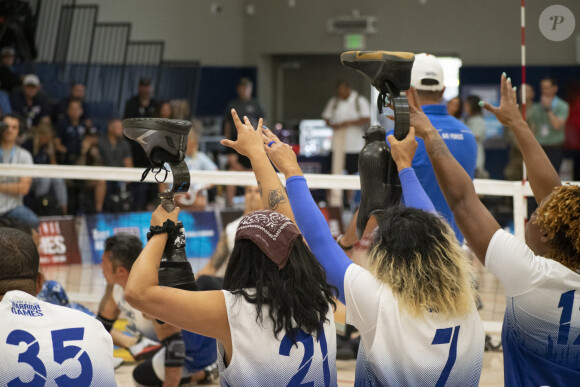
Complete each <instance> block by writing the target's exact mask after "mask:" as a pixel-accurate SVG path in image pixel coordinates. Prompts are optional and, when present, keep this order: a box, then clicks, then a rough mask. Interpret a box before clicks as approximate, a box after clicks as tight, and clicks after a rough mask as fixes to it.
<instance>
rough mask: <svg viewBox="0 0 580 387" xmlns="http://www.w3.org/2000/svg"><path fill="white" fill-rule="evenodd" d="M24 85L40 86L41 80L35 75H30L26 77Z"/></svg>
mask: <svg viewBox="0 0 580 387" xmlns="http://www.w3.org/2000/svg"><path fill="white" fill-rule="evenodd" d="M22 83H24V85H25V86H26V85H33V86H40V79H38V77H37V76H36V75H34V74H28V75H27V76H25V77H24V82H22Z"/></svg>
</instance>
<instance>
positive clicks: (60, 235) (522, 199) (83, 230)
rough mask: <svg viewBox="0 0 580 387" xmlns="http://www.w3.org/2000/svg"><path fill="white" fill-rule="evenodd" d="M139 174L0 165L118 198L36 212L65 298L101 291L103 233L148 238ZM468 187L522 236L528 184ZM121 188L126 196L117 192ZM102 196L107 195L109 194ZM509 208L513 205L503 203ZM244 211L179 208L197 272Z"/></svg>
mask: <svg viewBox="0 0 580 387" xmlns="http://www.w3.org/2000/svg"><path fill="white" fill-rule="evenodd" d="M142 174H143V170H142V169H137V168H110V167H87V166H61V165H37V164H34V165H15V164H0V176H1V177H2V178H1V179H6V178H8V177H12V178H15V177H31V178H33V184H32V186H33V187H35V184H38V182H39V181H41V180H44V182H45V183H46V182H47V181H55V180H60V181H61V182H64V184H65V185H66V187H67V189H68V191H69V192H71V187H72V188H73V189H72V192H76V198H72V197H68V200H69V201H70V200H77V201H79V200H80V202H82V201H85V202H89V204H91V203H92V201H94V190H95V186H96V184H97V183H99V184H103V183H104V184H106V186H107V188H106V189H107V195H116V196H115V198H116V200H117V201H116V202H114V204H115V206H116V207H115V208H114V211H111V212H107V209H110V208H111V207H110V206H109V207H105V208H104V211H103V213H95V211H91V210H88V211H83V210H82V208H83V207H82V205H81V204H79V203H77V206H80V207H79V208H81V210H80V211H78V210H77V211H76V212H75V216H71V215H68V216H40V220H41V222H40V227H39V233H40V246H39V252H40V255H41V265H42V267H43V271H44V272H45V275H46V276H47V278H48V279H55V280H57V281H61V282H64V283H67V284H70V283H71V281H72V283H73V284H76V285H74V286H72V287H71V289H67V290H68V291H69V297H70V298H71V300H73V301H76V302H81V303H82V302H85V303H89V304H93V305H94V304H95V303H97V302H98V300H99V299H100V297H101V295H102V294H103V293H102V291H101V289H104V280H102V279H101V278H100V277H99V276H100V272H99V271H98V270H97V269H95V265H98V264H99V263H100V262H101V256H102V253H103V250H104V242H105V240H106V238H108V237H109V236H112V235H114V234H116V233H118V232H128V233H133V234H135V235H136V236H138V237H139V238H141V239H142V240H143V242H144V243H145V242H146V234H147V231H148V230H149V221H150V216H151V215H150V211H135V210H134V207H133V204H134V200H135V198H134V197H133V196H132V194H131V189H129V188H127V187H128V186H131V185H132V186H133V187H134V186H136V185H140V186H146V185H148V186H150V187H152V188H153V190H157V185H158V182H157V181H156V178H155V175H154V174H153V173H150V174H149V175H148V176H147V177H146V178H145V180H144V182H143V183H139V182H140V180H141V177H142ZM304 176H305V178H306V180H307V182H308V186H309V187H310V189H312V190H326V189H340V190H358V189H360V180H359V177H358V176H341V175H329V174H308V173H307V174H305V175H304ZM279 177H280V179H281V181H282V183H283V184H284V178H283V176H282V175H279ZM171 181H172V177H171V173H169V174H168V175H167V180H166V183H171ZM191 182H192V184H196V185H199V186H203V187H220V186H228V185H235V186H249V185H256V184H257V183H256V179H255V177H254V174H253V173H252V172H227V171H211V172H208V171H191ZM146 183H149V184H146ZM572 184H577V185H580V182H572ZM474 186H475V191H476V192H477V193H478V194H479V195H481V196H482V197H484V198H488V199H489V198H491V199H493V198H494V197H495V198H497V199H500V198H501V197H503V198H504V199H505V200H503V202H502V203H503V207H504V209H505V207H506V206H507V207H508V208H507V210H505V211H504V219H503V224H502V222H501V221H500V224H502V227H504V228H506V229H507V230H508V231H510V232H512V233H514V235H515V236H516V237H518V238H519V239H521V240H524V237H525V236H524V234H525V221H526V220H525V219H526V215H527V211H528V209H527V203H526V200H527V197H531V196H532V191H531V188H530V186H529V184H528V183H527V182H523V183H522V182H520V181H500V180H485V179H475V180H474ZM75 187H76V191H75V189H74V188H75ZM111 187H113V188H114V189H111ZM123 193H126V195H125V196H123ZM29 196H30V195H29ZM79 198H80V199H79ZM509 198H511V200H509ZM56 199H57V198H55V197H54V194H53V192H50V191H47V193H46V194H45V195H44V196H42V197H40V198H38V197H37V198H33V200H37V201H42V200H56ZM107 200H108V201H110V198H107ZM485 203H486V201H485V200H484V204H485ZM36 204H37V205H43V204H46V203H36ZM510 206H511V208H509V207H510ZM488 208H489V207H488ZM93 209H94V207H93ZM242 209H243V204H242V205H241V206H238V208H236V209H226V208H224V206H223V205H219V204H218V205H215V204H212V205H210V206H208V210H207V211H182V212H181V215H180V219H181V220H182V221H183V223H184V227H185V230H186V238H187V256H188V258H190V262H191V263H192V267H193V269H194V271H196V272H197V271H198V270H199V269H200V268H201V267H203V266H204V265H205V264H206V263H207V261H208V260H209V258H210V257H211V255H212V254H213V252H214V250H215V247H216V245H217V243H218V240H219V235H220V233H221V232H222V230H223V228H224V226H225V225H226V224H227V223H228V222H229V221H232V220H234V219H235V218H237V217H239V216H241V214H242ZM341 210H342V209H335V210H334V212H333V211H330V209H328V208H327V209H325V210H324V212H325V215H326V217H327V219H328V220H329V225H330V227H331V230H332V232H333V235H334V234H340V233H341V232H342V231H343V230H344V229H346V226H347V225H346V224H342V217H341V215H340V211H341ZM506 211H507V212H508V216H507V218H508V219H507V220H506V219H505V218H506V217H505V212H506ZM493 212H494V211H492V213H493ZM494 215H495V214H494ZM498 221H499V219H498ZM506 224H507V225H506ZM473 264H474V267H475V272H476V273H477V277H478V283H479V293H480V297H481V301H482V304H483V308H482V310H481V311H480V313H481V316H482V319H483V320H484V321H485V325H486V331H488V332H495V333H499V332H500V330H501V321H502V320H503V314H504V311H505V296H504V291H503V286H502V285H501V284H500V283H499V281H497V279H496V278H495V277H494V276H493V275H492V274H490V273H489V272H487V271H486V270H485V268H483V267H482V265H481V264H480V263H479V262H478V261H477V259H473ZM63 265H77V266H79V268H78V269H76V271H75V272H74V273H73V274H71V273H68V274H63V272H62V267H63ZM91 268H92V270H91ZM63 276H66V278H64V277H63ZM51 277H55V278H51ZM87 284H90V285H87Z"/></svg>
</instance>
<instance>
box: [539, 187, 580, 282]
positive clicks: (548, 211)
mask: <svg viewBox="0 0 580 387" xmlns="http://www.w3.org/2000/svg"><path fill="white" fill-rule="evenodd" d="M535 223H536V224H537V225H538V227H539V228H540V230H542V232H543V233H545V234H547V235H548V237H549V238H550V241H551V243H550V246H549V250H548V255H549V257H550V258H552V259H554V260H556V261H558V262H560V263H561V264H562V265H564V266H566V267H567V268H569V269H571V270H574V271H576V270H580V187H578V186H575V185H563V186H560V187H556V188H554V191H552V194H551V196H550V197H549V198H548V199H547V200H546V201H545V202H544V203H542V205H541V206H540V207H539V208H538V213H537V218H536V221H535Z"/></svg>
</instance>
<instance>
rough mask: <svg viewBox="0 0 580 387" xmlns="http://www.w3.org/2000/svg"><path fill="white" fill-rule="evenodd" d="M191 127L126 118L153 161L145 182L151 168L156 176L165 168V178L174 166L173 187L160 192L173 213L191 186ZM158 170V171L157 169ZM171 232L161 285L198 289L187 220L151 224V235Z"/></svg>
mask: <svg viewBox="0 0 580 387" xmlns="http://www.w3.org/2000/svg"><path fill="white" fill-rule="evenodd" d="M190 128H191V122H189V121H182V120H170V119H163V118H131V119H125V120H123V132H124V133H125V135H126V136H127V137H128V138H130V139H131V140H133V141H136V142H138V143H139V144H140V145H141V146H142V147H143V149H144V150H145V153H146V154H147V157H148V158H149V160H150V161H151V167H149V168H147V169H146V170H145V172H144V173H143V176H142V178H141V181H143V180H144V179H145V177H146V176H147V174H148V173H149V172H150V171H153V172H154V173H156V177H157V175H158V174H159V173H162V171H163V172H164V173H165V176H164V178H163V179H162V180H161V181H160V180H158V181H159V182H163V181H165V178H166V177H167V169H166V168H165V166H164V165H165V163H168V164H169V166H170V167H171V173H172V174H173V186H172V188H171V189H170V190H169V191H166V192H164V193H160V194H159V197H160V198H161V204H162V205H163V207H164V208H165V209H166V210H167V211H168V212H171V211H173V209H174V208H175V203H174V195H175V194H179V193H185V192H187V190H188V189H189V179H190V176H189V170H188V168H187V164H186V163H185V161H184V160H183V159H184V158H185V150H186V148H187V136H188V134H189V130H190ZM156 169H157V170H156ZM161 232H164V233H165V232H167V235H168V239H167V243H166V245H165V250H164V251H163V257H162V259H161V265H160V267H159V285H160V286H169V287H174V288H180V289H185V290H197V285H196V283H195V277H194V275H193V270H192V268H191V265H190V264H189V262H188V261H187V256H186V254H185V231H184V229H183V223H181V222H178V223H177V225H175V224H174V223H173V222H171V221H167V222H165V224H164V225H163V227H151V232H150V233H149V234H147V238H148V239H149V238H150V237H151V236H153V235H155V234H158V233H161Z"/></svg>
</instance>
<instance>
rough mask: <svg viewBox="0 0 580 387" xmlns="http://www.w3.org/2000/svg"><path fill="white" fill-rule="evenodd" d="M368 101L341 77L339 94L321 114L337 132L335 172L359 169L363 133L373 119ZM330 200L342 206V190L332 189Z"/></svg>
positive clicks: (351, 197) (333, 170)
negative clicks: (371, 118)
mask: <svg viewBox="0 0 580 387" xmlns="http://www.w3.org/2000/svg"><path fill="white" fill-rule="evenodd" d="M370 112H371V110H370V105H369V101H368V100H367V99H366V98H365V97H363V96H361V95H359V93H357V92H356V91H355V90H352V88H351V87H350V85H349V83H348V82H347V81H345V80H340V81H338V83H337V85H336V95H335V96H333V97H332V98H331V99H330V100H329V101H328V103H327V104H326V107H325V108H324V111H323V112H322V118H323V119H324V120H325V121H326V124H327V125H328V126H330V127H331V128H332V129H333V130H334V132H333V134H332V173H333V174H335V175H342V174H343V173H344V170H345V168H346V171H347V172H348V173H349V174H351V175H352V174H355V173H357V172H358V154H359V152H360V150H361V149H362V148H363V146H364V145H365V141H364V139H363V135H364V133H365V129H366V126H367V125H368V124H369V122H370V115H371V114H370ZM348 195H349V197H348V202H349V203H350V202H352V199H353V198H354V196H353V195H354V191H351V192H349V194H348ZM329 202H330V204H331V205H333V206H342V204H343V200H342V191H341V190H331V191H330V199H329Z"/></svg>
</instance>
